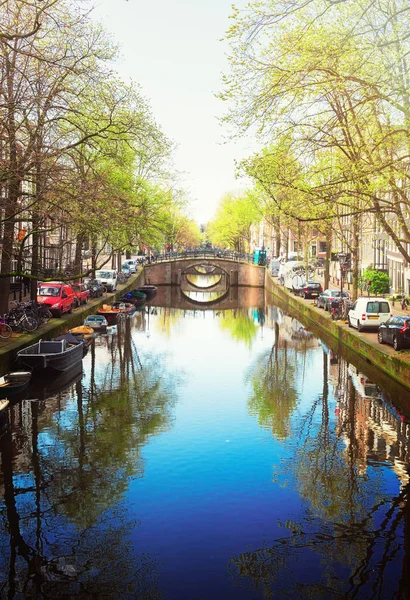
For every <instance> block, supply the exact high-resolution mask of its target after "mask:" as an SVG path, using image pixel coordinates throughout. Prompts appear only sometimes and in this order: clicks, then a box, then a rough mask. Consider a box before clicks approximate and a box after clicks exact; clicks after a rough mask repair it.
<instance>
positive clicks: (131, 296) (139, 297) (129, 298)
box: [120, 290, 147, 306]
mask: <svg viewBox="0 0 410 600" xmlns="http://www.w3.org/2000/svg"><path fill="white" fill-rule="evenodd" d="M120 300H121V302H131V303H132V304H134V306H142V305H143V304H145V302H146V300H147V295H146V294H144V293H143V292H138V291H137V290H132V291H131V292H127V294H124V296H121V298H120Z"/></svg>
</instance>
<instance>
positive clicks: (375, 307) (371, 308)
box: [366, 302, 390, 314]
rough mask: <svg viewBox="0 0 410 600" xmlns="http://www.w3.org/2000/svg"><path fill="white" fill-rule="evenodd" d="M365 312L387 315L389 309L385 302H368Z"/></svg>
mask: <svg viewBox="0 0 410 600" xmlns="http://www.w3.org/2000/svg"><path fill="white" fill-rule="evenodd" d="M366 312H368V313H371V314H377V313H388V312H390V308H389V305H388V303H387V302H368V303H367V308H366Z"/></svg>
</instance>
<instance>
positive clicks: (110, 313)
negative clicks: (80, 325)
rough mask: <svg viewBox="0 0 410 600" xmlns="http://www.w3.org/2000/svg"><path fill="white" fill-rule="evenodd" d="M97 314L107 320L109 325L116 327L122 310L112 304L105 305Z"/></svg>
mask: <svg viewBox="0 0 410 600" xmlns="http://www.w3.org/2000/svg"><path fill="white" fill-rule="evenodd" d="M97 313H98V314H99V315H100V316H103V317H104V318H105V319H106V320H107V323H108V325H115V323H116V322H117V319H118V315H119V314H120V309H119V308H116V307H115V306H113V305H111V304H103V305H102V307H101V308H99V309H98V310H97Z"/></svg>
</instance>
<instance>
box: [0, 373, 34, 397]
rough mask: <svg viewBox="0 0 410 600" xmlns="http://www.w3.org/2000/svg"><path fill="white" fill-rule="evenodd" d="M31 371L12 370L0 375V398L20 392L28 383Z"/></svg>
mask: <svg viewBox="0 0 410 600" xmlns="http://www.w3.org/2000/svg"><path fill="white" fill-rule="evenodd" d="M30 379H31V371H13V372H12V373H7V374H6V375H4V376H3V377H0V398H9V397H10V396H14V395H15V394H19V393H20V392H22V391H23V390H24V389H25V388H26V387H27V386H28V384H29V383H30Z"/></svg>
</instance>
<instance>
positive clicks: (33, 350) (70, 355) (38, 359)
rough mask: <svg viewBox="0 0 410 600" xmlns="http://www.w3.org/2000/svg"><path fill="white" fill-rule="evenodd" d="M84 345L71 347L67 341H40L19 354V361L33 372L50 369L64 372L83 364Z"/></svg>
mask: <svg viewBox="0 0 410 600" xmlns="http://www.w3.org/2000/svg"><path fill="white" fill-rule="evenodd" d="M82 358H83V345H82V344H78V345H76V346H70V345H69V344H68V343H67V341H66V340H50V341H47V340H40V341H39V342H37V343H36V344H32V345H31V346H28V347H27V348H23V350H19V352H17V360H18V361H19V363H20V364H23V365H26V366H27V367H29V368H31V369H33V371H36V370H41V369H50V370H52V371H57V372H63V371H67V370H68V369H71V368H72V367H73V366H74V365H76V364H77V363H79V362H81V360H82Z"/></svg>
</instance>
